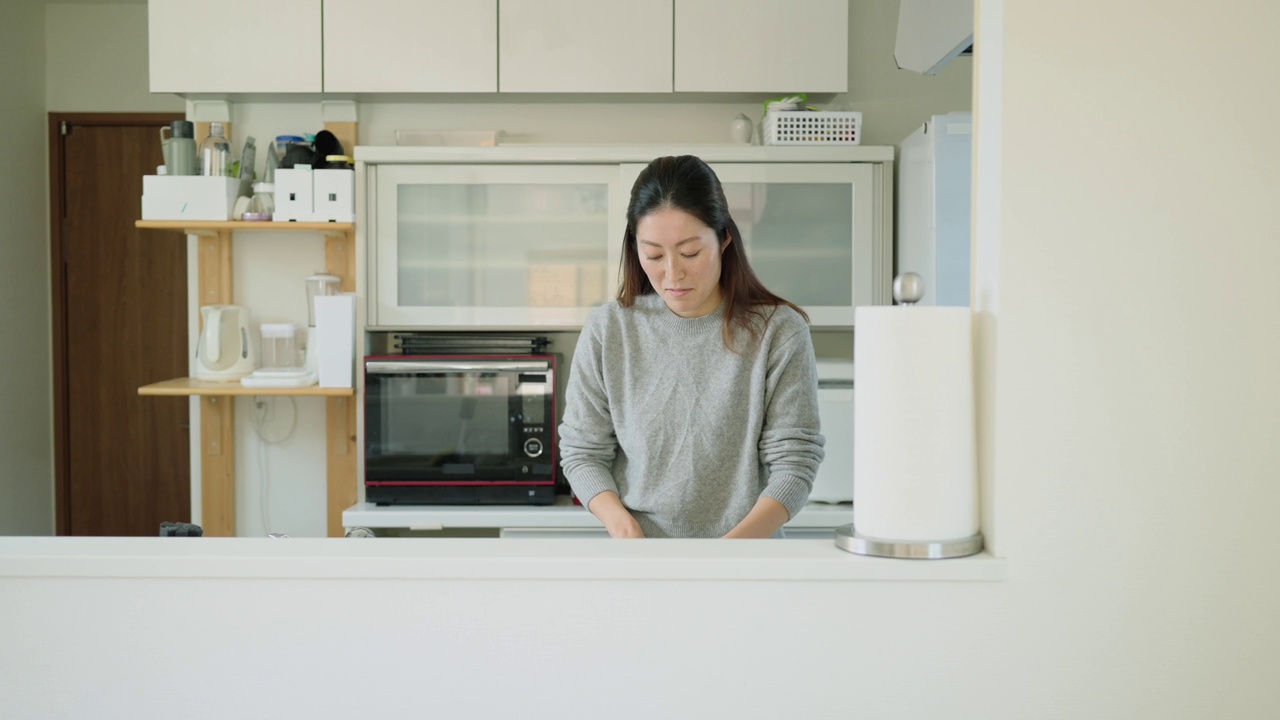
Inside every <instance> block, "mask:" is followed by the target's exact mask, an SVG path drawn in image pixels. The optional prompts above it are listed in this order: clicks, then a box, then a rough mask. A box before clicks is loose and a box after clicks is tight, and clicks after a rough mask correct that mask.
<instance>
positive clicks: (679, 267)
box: [667, 255, 684, 279]
mask: <svg viewBox="0 0 1280 720" xmlns="http://www.w3.org/2000/svg"><path fill="white" fill-rule="evenodd" d="M667 274H668V275H670V276H671V277H672V278H676V279H679V278H681V277H684V263H682V262H680V259H679V258H678V257H674V256H670V255H668V256H667Z"/></svg>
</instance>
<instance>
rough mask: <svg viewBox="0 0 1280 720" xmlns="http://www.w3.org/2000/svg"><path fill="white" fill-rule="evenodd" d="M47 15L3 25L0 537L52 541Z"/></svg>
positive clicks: (24, 6)
mask: <svg viewBox="0 0 1280 720" xmlns="http://www.w3.org/2000/svg"><path fill="white" fill-rule="evenodd" d="M43 11H44V8H43V7H41V6H40V5H39V4H38V3H34V2H23V3H11V4H6V6H5V10H4V20H3V22H0V95H2V96H3V98H4V99H3V101H0V136H2V137H4V144H5V155H6V158H5V159H6V162H5V165H6V167H7V168H8V169H9V171H8V172H5V173H0V224H2V225H3V227H4V235H3V237H2V238H0V368H3V372H0V535H47V534H50V533H52V532H53V479H52V478H53V469H52V457H53V456H52V450H51V446H52V444H53V442H52V437H53V435H52V433H53V429H52V428H53V426H52V420H51V411H52V405H53V401H52V397H51V390H50V382H51V372H50V365H49V357H50V335H49V242H48V222H49V221H48V217H49V214H48V211H47V207H48V197H49V192H48V183H47V181H46V177H47V175H46V167H47V165H48V160H47V157H48V156H47V151H46V146H47V140H46V132H47V130H46V127H45V115H44V32H43V30H44V13H43Z"/></svg>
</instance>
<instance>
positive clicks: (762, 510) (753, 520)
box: [725, 497, 791, 538]
mask: <svg viewBox="0 0 1280 720" xmlns="http://www.w3.org/2000/svg"><path fill="white" fill-rule="evenodd" d="M790 519H791V515H790V513H788V512H787V506H785V505H783V504H782V503H780V502H778V501H777V500H774V499H773V498H771V497H762V498H760V499H759V500H757V501H756V504H755V507H753V508H751V512H749V513H747V516H746V517H745V518H743V519H742V522H740V523H738V525H737V526H736V527H734V528H733V529H732V530H730V531H729V532H728V534H727V535H725V537H726V538H767V537H773V536H774V534H775V533H777V532H778V530H779V529H781V528H782V526H783V525H786V524H787V521H788V520H790Z"/></svg>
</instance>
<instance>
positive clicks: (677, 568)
mask: <svg viewBox="0 0 1280 720" xmlns="http://www.w3.org/2000/svg"><path fill="white" fill-rule="evenodd" d="M1005 565H1006V564H1005V561H1004V560H1002V559H999V558H994V557H992V556H990V555H988V554H986V553H985V552H984V553H981V554H978V555H974V556H971V557H967V558H957V559H952V560H888V559H883V558H869V557H862V556H859V555H852V554H850V553H846V552H844V551H842V550H839V549H838V548H836V547H835V546H834V544H833V543H832V542H831V541H829V540H788V541H780V540H637V541H621V540H608V539H572V540H563V539H543V540H519V541H513V540H503V539H491V538H483V539H457V538H443V539H433V540H431V541H429V542H426V541H423V540H421V539H414V538H372V539H349V538H287V539H271V538H161V537H155V538H149V537H148V538H81V537H53V538H49V537H8V538H0V584H2V583H3V582H4V581H6V580H11V579H20V578H188V579H189V578H261V579H316V578H321V579H352V580H364V579H379V580H382V579H437V580H438V579H450V580H495V579H502V580H689V581H695V580H798V581H980V582H990V581H1001V580H1004V579H1005V576H1006V566H1005Z"/></svg>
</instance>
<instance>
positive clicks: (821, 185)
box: [622, 162, 890, 327]
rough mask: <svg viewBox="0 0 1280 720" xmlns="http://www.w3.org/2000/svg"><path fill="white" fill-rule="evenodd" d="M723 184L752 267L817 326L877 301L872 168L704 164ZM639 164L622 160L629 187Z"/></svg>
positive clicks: (840, 321)
mask: <svg viewBox="0 0 1280 720" xmlns="http://www.w3.org/2000/svg"><path fill="white" fill-rule="evenodd" d="M709 164H710V165H711V168H712V169H713V170H715V173H716V176H717V177H719V178H720V184H721V185H723V186H724V194H725V199H726V200H727V201H728V203H729V212H730V214H731V215H733V220H734V222H735V223H737V225H738V232H740V233H741V234H742V238H741V241H742V244H743V247H745V248H746V252H747V258H748V259H749V260H750V261H751V268H752V269H753V270H755V273H756V275H757V276H758V277H759V278H760V281H761V282H763V283H764V285H765V287H767V288H769V290H771V291H773V292H774V293H775V294H777V295H780V296H782V297H784V298H786V299H787V300H790V301H791V302H793V303H795V304H797V305H799V306H800V307H802V308H804V310H805V312H806V313H808V314H809V321H810V323H812V324H813V326H815V327H851V326H852V325H853V308H854V307H855V306H857V305H876V304H880V300H881V293H880V292H879V290H880V289H881V288H882V286H883V285H884V282H883V281H884V274H885V273H887V272H889V271H890V270H889V269H888V268H886V267H885V266H884V263H883V260H884V259H885V258H884V257H881V256H880V255H879V253H881V252H886V250H885V249H884V248H883V247H882V246H880V245H879V243H877V242H876V239H877V219H876V208H877V207H878V206H877V204H876V203H877V193H876V192H875V183H874V178H875V168H874V166H873V165H871V164H866V163H862V164H853V163H825V164H820V163H716V162H713V163H709ZM643 169H644V165H631V164H628V165H624V166H623V178H622V184H623V185H624V186H625V187H628V188H629V187H631V184H632V183H634V182H635V179H636V177H637V176H639V174H640V171H641V170H643Z"/></svg>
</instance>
